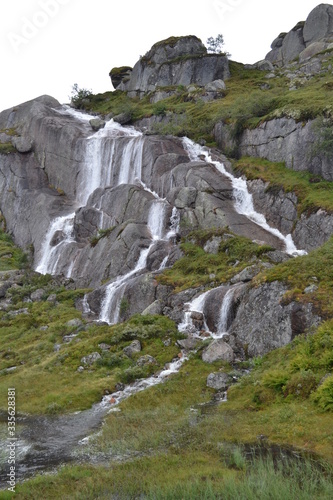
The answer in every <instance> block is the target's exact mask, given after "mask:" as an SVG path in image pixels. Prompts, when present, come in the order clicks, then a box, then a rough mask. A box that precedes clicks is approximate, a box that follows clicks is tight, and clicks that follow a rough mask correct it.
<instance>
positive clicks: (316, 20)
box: [303, 3, 333, 46]
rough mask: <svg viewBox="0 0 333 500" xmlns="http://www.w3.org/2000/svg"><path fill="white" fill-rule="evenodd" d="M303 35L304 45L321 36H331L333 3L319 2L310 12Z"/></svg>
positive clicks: (332, 30)
mask: <svg viewBox="0 0 333 500" xmlns="http://www.w3.org/2000/svg"><path fill="white" fill-rule="evenodd" d="M303 36H304V41H305V44H306V46H308V45H310V43H312V42H314V41H318V40H320V39H321V38H324V37H327V36H333V5H331V4H328V3H321V4H320V5H318V6H317V7H315V8H314V9H313V10H312V11H311V12H310V14H309V15H308V18H307V20H306V22H305V26H304V31H303Z"/></svg>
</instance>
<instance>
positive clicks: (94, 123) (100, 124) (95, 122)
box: [89, 118, 106, 131]
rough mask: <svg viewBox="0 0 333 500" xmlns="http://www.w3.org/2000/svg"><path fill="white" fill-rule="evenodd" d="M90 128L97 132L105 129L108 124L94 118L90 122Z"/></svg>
mask: <svg viewBox="0 0 333 500" xmlns="http://www.w3.org/2000/svg"><path fill="white" fill-rule="evenodd" d="M89 123H90V126H91V128H92V129H93V130H95V131H97V130H100V129H101V128H104V127H105V124H106V122H105V121H104V120H102V119H101V118H92V119H91V120H89Z"/></svg>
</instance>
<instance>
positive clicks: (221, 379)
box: [207, 372, 229, 391]
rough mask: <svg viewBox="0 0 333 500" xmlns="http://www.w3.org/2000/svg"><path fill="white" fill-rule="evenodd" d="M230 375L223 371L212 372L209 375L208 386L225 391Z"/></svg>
mask: <svg viewBox="0 0 333 500" xmlns="http://www.w3.org/2000/svg"><path fill="white" fill-rule="evenodd" d="M228 382H229V375H228V374H227V373H223V372H217V373H210V374H209V375H208V377H207V387H211V388H212V389H216V390H217V391H221V390H222V391H225V390H226V389H227V388H228Z"/></svg>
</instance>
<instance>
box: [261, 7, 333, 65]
mask: <svg viewBox="0 0 333 500" xmlns="http://www.w3.org/2000/svg"><path fill="white" fill-rule="evenodd" d="M332 43H333V6H332V5H330V4H320V5H318V6H317V7H315V8H314V9H313V10H312V11H311V12H310V14H309V15H308V17H307V20H306V21H305V22H299V23H298V24H297V25H296V26H295V27H294V28H293V29H292V30H291V31H289V33H281V34H280V35H279V36H278V37H277V38H276V39H275V40H274V41H273V43H272V45H271V49H272V50H271V51H270V52H269V53H268V54H267V55H266V59H267V60H269V61H270V62H272V63H274V64H275V65H277V66H284V65H286V64H288V63H290V62H291V61H293V60H294V59H296V58H298V57H299V58H300V60H301V61H304V60H306V59H307V58H310V57H313V56H314V55H315V54H318V53H319V52H322V51H324V50H326V49H329V48H331V44H332Z"/></svg>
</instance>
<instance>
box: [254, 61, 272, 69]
mask: <svg viewBox="0 0 333 500" xmlns="http://www.w3.org/2000/svg"><path fill="white" fill-rule="evenodd" d="M255 66H256V68H257V69H259V70H260V71H273V69H274V66H273V64H272V63H271V62H270V61H268V59H263V60H262V61H258V62H257V63H256V64H255Z"/></svg>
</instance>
